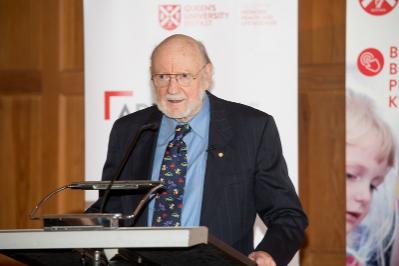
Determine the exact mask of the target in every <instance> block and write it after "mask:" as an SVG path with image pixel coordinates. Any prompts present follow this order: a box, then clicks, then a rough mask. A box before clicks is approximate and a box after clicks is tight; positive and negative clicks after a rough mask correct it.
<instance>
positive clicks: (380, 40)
mask: <svg viewBox="0 0 399 266" xmlns="http://www.w3.org/2000/svg"><path fill="white" fill-rule="evenodd" d="M398 25H399V7H398V0H351V1H347V44H346V89H347V107H346V108H347V111H346V112H347V124H346V125H347V133H346V134H347V141H346V158H347V161H346V170H347V171H346V172H347V181H346V182H347V187H346V189H347V191H346V207H347V212H346V229H347V230H346V232H347V265H399V246H398V245H399V243H398V241H396V240H395V237H396V235H395V228H396V225H395V220H397V218H396V219H395V215H397V189H398V188H397V178H398V165H397V161H398V160H397V156H398V154H397V145H398V143H399V138H398V136H399V98H398V96H399V93H398V92H399V74H398V63H399V56H398V53H399V51H398V48H399V34H398V33H399V31H398ZM360 116H362V117H364V120H363V121H362V122H359V121H360V120H359V119H358V118H359V117H360ZM372 119H375V121H378V122H373V126H371V127H370V128H367V131H366V130H365V125H366V124H367V123H368V121H371V120H372ZM355 123H356V128H355ZM363 131H365V133H361V132H363ZM354 132H355V133H354ZM376 132H379V133H378V134H377V135H375V133H376ZM360 134H363V135H362V137H360ZM355 135H358V136H357V137H354V136H355ZM388 136H393V137H392V138H391V137H388ZM390 139H392V140H393V143H392V142H391V141H390ZM395 142H396V146H395ZM378 145H379V147H376V146H378ZM390 150H392V151H393V156H394V161H393V162H390V160H391V156H390V155H389V153H388V151H390ZM358 151H361V152H358ZM373 157H374V159H372V158H373ZM369 158H371V159H369ZM377 158H378V159H377ZM359 169H362V171H360V170H359ZM366 182H369V183H368V185H369V186H368V188H367V190H368V193H366V192H365V191H364V190H361V189H362V188H361V186H362V184H365V183H366ZM360 206H361V207H360ZM393 242H394V243H395V244H394V245H393Z"/></svg>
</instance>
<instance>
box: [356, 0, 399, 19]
mask: <svg viewBox="0 0 399 266" xmlns="http://www.w3.org/2000/svg"><path fill="white" fill-rule="evenodd" d="M359 2H360V5H361V6H362V8H363V9H364V10H365V11H366V12H367V13H369V14H370V15H374V16H381V15H385V14H387V13H389V12H391V11H392V9H394V7H395V6H396V4H397V3H398V0H359Z"/></svg>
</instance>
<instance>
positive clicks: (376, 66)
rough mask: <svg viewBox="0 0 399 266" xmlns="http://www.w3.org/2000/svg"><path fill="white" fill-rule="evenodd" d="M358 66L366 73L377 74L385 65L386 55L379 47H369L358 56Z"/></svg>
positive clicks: (367, 74)
mask: <svg viewBox="0 0 399 266" xmlns="http://www.w3.org/2000/svg"><path fill="white" fill-rule="evenodd" d="M357 67H358V68H359V71H360V72H362V73H363V74H364V75H366V76H375V75H377V74H378V73H380V72H381V70H382V68H383V67H384V57H383V55H382V54H381V52H380V51H378V50H377V49H374V48H368V49H366V50H364V51H362V52H361V53H360V55H359V57H358V58H357Z"/></svg>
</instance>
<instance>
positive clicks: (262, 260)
mask: <svg viewBox="0 0 399 266" xmlns="http://www.w3.org/2000/svg"><path fill="white" fill-rule="evenodd" d="M248 258H250V259H251V260H253V261H255V262H256V264H257V265H258V266H276V265H277V264H276V263H275V262H274V260H273V258H272V256H270V255H269V253H266V252H264V251H254V252H252V253H251V254H249V256H248Z"/></svg>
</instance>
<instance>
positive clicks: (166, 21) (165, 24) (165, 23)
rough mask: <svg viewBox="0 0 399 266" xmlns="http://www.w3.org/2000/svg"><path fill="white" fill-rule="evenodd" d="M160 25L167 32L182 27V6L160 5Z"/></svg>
mask: <svg viewBox="0 0 399 266" xmlns="http://www.w3.org/2000/svg"><path fill="white" fill-rule="evenodd" d="M158 20H159V24H160V25H161V26H162V28H164V29H165V30H174V29H176V28H177V27H178V26H179V25H180V21H181V6H180V5H160V6H159V7H158Z"/></svg>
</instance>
